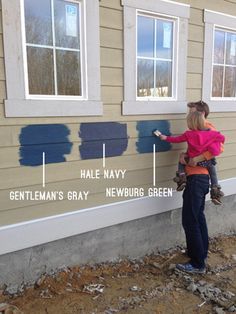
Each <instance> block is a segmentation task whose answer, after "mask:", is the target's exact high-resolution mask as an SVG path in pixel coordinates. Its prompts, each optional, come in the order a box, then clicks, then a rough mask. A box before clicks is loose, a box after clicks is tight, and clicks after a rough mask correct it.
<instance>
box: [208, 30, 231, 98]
mask: <svg viewBox="0 0 236 314" xmlns="http://www.w3.org/2000/svg"><path fill="white" fill-rule="evenodd" d="M212 97H221V98H222V97H236V33H232V32H227V31H224V30H220V29H216V30H215V32H214V62H213V76H212Z"/></svg>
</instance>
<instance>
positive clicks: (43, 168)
mask: <svg viewBox="0 0 236 314" xmlns="http://www.w3.org/2000/svg"><path fill="white" fill-rule="evenodd" d="M43 188H45V152H43Z"/></svg>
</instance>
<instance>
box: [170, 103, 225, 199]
mask: <svg viewBox="0 0 236 314" xmlns="http://www.w3.org/2000/svg"><path fill="white" fill-rule="evenodd" d="M187 106H188V108H189V111H190V112H194V111H199V112H201V113H202V114H204V117H205V118H207V117H208V115H209V113H210V109H209V106H208V104H207V103H205V102H204V101H202V100H199V101H196V102H189V103H188V104H187ZM205 127H206V128H207V129H210V130H213V131H216V128H215V126H214V125H213V124H212V123H210V121H208V120H206V119H205ZM223 151H224V145H223V144H221V153H222V152H223ZM184 156H185V154H184V153H182V154H181V156H180V162H181V163H182V162H183V161H184ZM210 159H212V162H213V163H215V164H216V159H215V158H212V156H211V154H210V153H209V152H204V153H203V154H202V155H199V156H197V157H194V158H193V160H191V161H190V162H191V163H190V164H191V165H192V166H195V165H198V166H203V167H206V166H207V163H208V162H209V160H210ZM183 163H184V162H183ZM176 179H177V181H178V178H176ZM174 181H175V180H174ZM222 196H224V193H223V192H222V191H221V186H220V185H219V184H218V183H217V184H216V185H214V186H213V185H211V199H212V202H213V203H214V204H216V205H221V204H222V203H221V198H222Z"/></svg>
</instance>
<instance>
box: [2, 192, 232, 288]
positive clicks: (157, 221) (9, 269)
mask: <svg viewBox="0 0 236 314" xmlns="http://www.w3.org/2000/svg"><path fill="white" fill-rule="evenodd" d="M206 216H207V221H208V228H209V234H210V236H211V237H213V236H216V235H219V234H229V233H235V232H236V195H232V196H228V197H226V198H224V205H222V206H215V205H213V204H212V203H211V202H207V203H206ZM42 232H43V230H42ZM184 243H185V237H184V233H183V230H182V226H181V209H176V210H172V211H168V212H165V213H162V214H158V215H154V216H149V217H146V218H143V219H137V220H133V221H129V222H126V223H122V224H118V225H114V226H110V227H107V228H103V229H99V230H96V231H92V232H87V233H84V234H80V235H77V236H74V237H70V238H65V239H62V240H58V241H54V242H50V243H46V244H43V245H40V246H36V247H32V248H28V249H25V250H21V251H17V252H13V253H9V254H5V255H2V256H0V286H3V285H4V284H5V285H7V287H8V289H7V290H8V291H9V292H10V293H15V292H16V291H17V290H18V288H19V287H20V286H21V285H22V284H32V283H34V282H35V281H36V280H37V279H38V278H39V277H40V276H41V275H42V274H43V273H51V272H53V271H55V270H56V269H58V268H61V267H63V266H74V265H79V264H85V263H99V262H104V261H114V260H116V259H117V258H123V257H129V258H138V257H141V256H143V255H145V254H148V253H152V252H155V251H157V250H159V251H162V250H165V249H169V248H171V247H174V246H176V245H179V244H184Z"/></svg>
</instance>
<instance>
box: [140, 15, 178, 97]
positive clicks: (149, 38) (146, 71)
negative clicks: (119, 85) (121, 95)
mask: <svg viewBox="0 0 236 314" xmlns="http://www.w3.org/2000/svg"><path fill="white" fill-rule="evenodd" d="M137 24H138V25H137V30H138V32H137V97H138V98H140V99H141V98H143V99H145V98H149V97H152V98H157V99H158V98H171V97H172V96H173V95H174V92H173V84H172V82H173V68H172V64H173V28H174V22H173V21H172V20H168V19H161V18H158V17H152V16H148V15H143V14H142V13H141V12H140V13H139V14H138V16H137Z"/></svg>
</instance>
